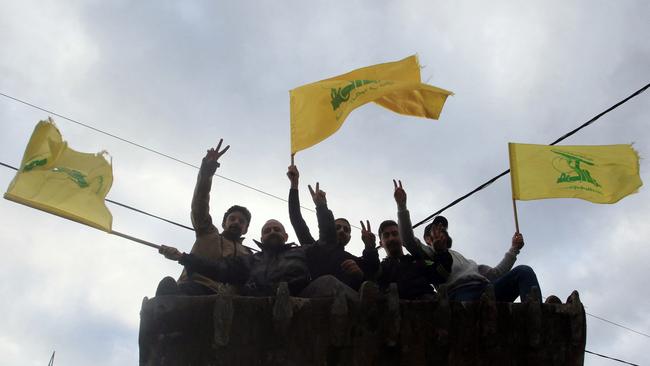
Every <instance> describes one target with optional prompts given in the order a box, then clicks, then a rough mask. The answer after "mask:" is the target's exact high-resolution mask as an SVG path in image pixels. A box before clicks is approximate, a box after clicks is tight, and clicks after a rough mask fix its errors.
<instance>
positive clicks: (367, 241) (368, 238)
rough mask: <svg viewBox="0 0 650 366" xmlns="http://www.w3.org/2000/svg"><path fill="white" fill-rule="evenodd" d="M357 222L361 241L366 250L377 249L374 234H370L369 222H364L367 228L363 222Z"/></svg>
mask: <svg viewBox="0 0 650 366" xmlns="http://www.w3.org/2000/svg"><path fill="white" fill-rule="evenodd" d="M359 222H360V223H361V241H363V244H364V245H365V246H366V249H374V248H375V247H377V241H376V240H377V238H376V237H375V234H373V233H372V229H371V228H370V221H369V220H366V224H367V226H366V225H364V224H363V221H359Z"/></svg>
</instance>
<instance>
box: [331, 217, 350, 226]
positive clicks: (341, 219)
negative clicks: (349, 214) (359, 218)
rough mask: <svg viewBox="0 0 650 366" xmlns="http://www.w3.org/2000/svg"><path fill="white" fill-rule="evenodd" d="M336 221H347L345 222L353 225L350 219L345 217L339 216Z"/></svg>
mask: <svg viewBox="0 0 650 366" xmlns="http://www.w3.org/2000/svg"><path fill="white" fill-rule="evenodd" d="M336 221H345V223H346V224H348V226H351V225H350V221H348V219H344V218H342V217H339V218H338V219H336V220H334V222H336Z"/></svg>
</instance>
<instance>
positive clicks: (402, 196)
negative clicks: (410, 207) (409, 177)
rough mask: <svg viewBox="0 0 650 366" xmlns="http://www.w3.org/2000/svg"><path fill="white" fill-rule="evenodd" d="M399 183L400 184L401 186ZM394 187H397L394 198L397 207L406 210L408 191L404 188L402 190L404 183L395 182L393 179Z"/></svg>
mask: <svg viewBox="0 0 650 366" xmlns="http://www.w3.org/2000/svg"><path fill="white" fill-rule="evenodd" d="M397 182H399V185H398V184H397ZM393 185H394V186H395V192H394V193H393V197H395V203H397V207H398V208H406V191H404V188H402V181H401V180H397V181H395V179H393Z"/></svg>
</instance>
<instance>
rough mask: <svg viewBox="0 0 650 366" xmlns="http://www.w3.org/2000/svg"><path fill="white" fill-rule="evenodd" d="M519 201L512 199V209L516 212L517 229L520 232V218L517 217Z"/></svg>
mask: <svg viewBox="0 0 650 366" xmlns="http://www.w3.org/2000/svg"><path fill="white" fill-rule="evenodd" d="M516 202H517V200H515V199H514V198H513V199H512V209H513V210H514V211H515V229H516V230H517V232H519V218H518V217H517V203H516Z"/></svg>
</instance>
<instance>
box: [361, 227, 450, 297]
mask: <svg viewBox="0 0 650 366" xmlns="http://www.w3.org/2000/svg"><path fill="white" fill-rule="evenodd" d="M362 225H363V224H362ZM362 230H363V231H362V232H363V234H364V236H365V238H364V240H367V241H369V242H374V241H375V237H374V235H372V234H371V233H370V225H369V223H368V226H367V227H365V226H362ZM379 242H380V244H381V247H382V248H384V250H385V251H386V255H387V256H386V258H384V259H383V260H382V262H381V266H380V269H379V275H378V277H377V282H378V284H379V287H380V289H381V290H382V291H384V292H385V291H387V290H388V288H389V286H390V284H391V283H396V284H397V290H398V292H399V297H400V298H402V299H408V300H426V299H433V298H434V291H433V287H431V285H434V286H437V285H439V284H440V283H442V282H444V281H445V280H446V277H445V276H444V274H445V273H448V272H449V271H450V270H451V257H450V256H449V255H446V256H445V255H441V256H438V257H436V258H435V259H434V260H433V261H429V260H424V259H423V258H418V257H416V256H413V255H410V254H404V251H403V249H402V242H401V239H400V235H399V227H398V225H397V223H396V222H395V221H393V220H385V221H384V222H382V223H381V224H380V225H379ZM440 268H442V269H443V271H441V270H440ZM441 272H442V273H441Z"/></svg>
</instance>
